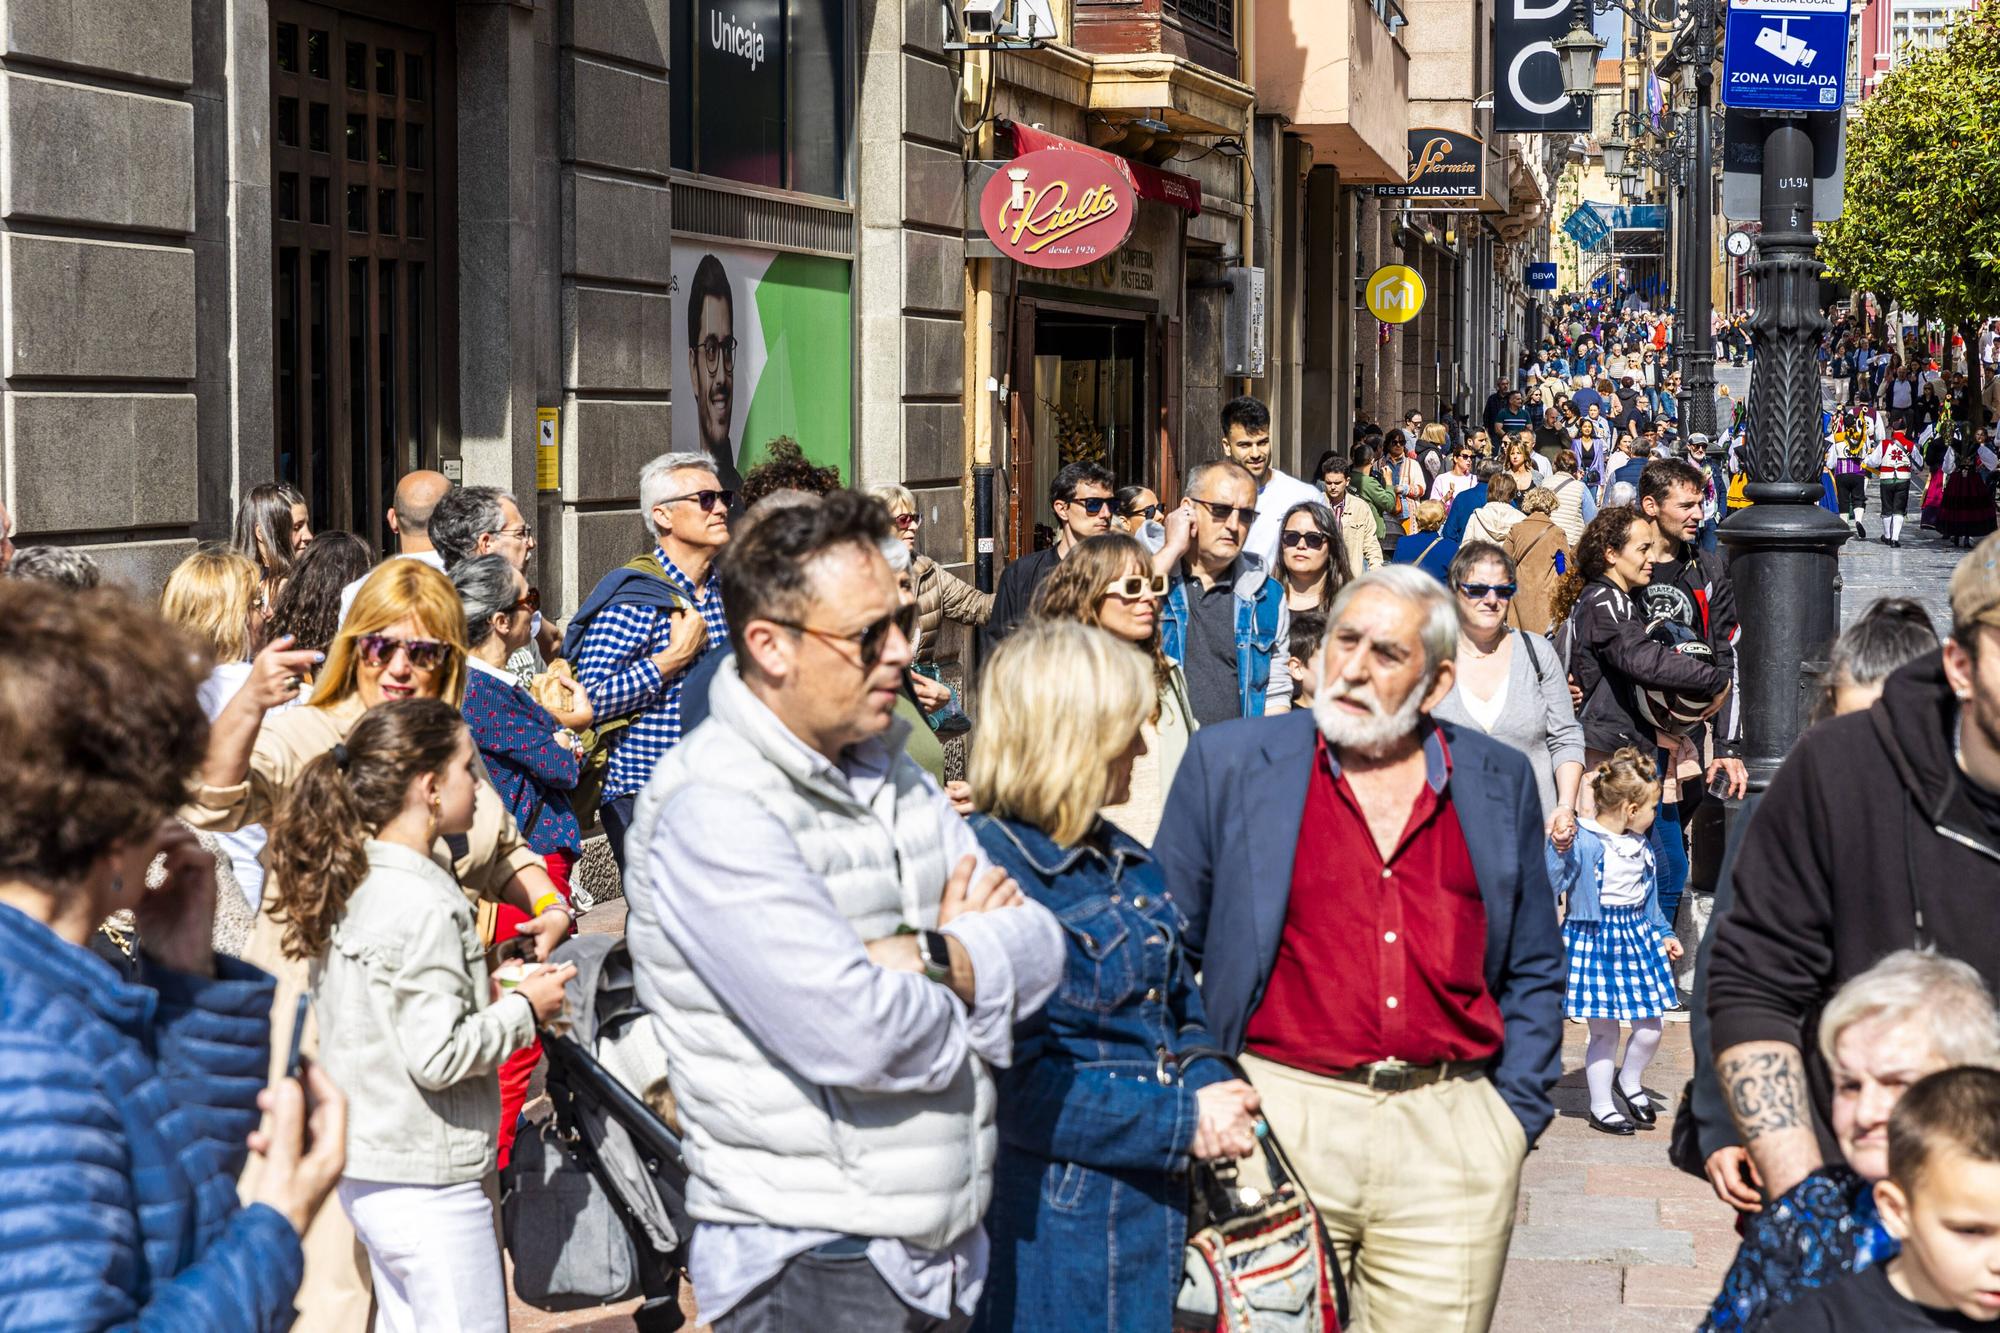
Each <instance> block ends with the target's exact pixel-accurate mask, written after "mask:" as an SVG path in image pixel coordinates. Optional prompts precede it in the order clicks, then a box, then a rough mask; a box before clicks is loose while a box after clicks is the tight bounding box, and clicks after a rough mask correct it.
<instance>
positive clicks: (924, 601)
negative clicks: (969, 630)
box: [915, 555, 993, 662]
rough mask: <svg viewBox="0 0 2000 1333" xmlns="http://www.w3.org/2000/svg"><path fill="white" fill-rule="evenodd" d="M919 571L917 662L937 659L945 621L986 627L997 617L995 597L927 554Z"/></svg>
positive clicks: (921, 562) (922, 557) (918, 559)
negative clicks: (994, 616) (939, 633)
mask: <svg viewBox="0 0 2000 1333" xmlns="http://www.w3.org/2000/svg"><path fill="white" fill-rule="evenodd" d="M915 569H916V589H917V627H918V636H919V642H918V644H917V659H918V660H919V661H923V662H930V661H934V660H936V658H937V648H938V644H939V643H940V642H941V640H940V639H939V638H938V631H939V630H940V629H942V628H943V627H944V622H945V621H947V620H956V621H957V622H958V623H959V624H961V625H984V624H985V623H986V622H987V620H988V618H990V617H991V616H992V614H993V594H992V593H990V592H981V591H979V589H977V588H975V587H973V586H972V585H971V584H970V583H967V582H966V581H965V580H964V579H961V578H959V577H957V576H956V575H954V574H952V573H950V572H949V571H947V570H946V569H945V567H944V566H943V565H940V564H939V563H938V562H937V561H935V560H933V559H931V558H930V557H929V556H927V555H920V556H918V557H917V560H916V566H915Z"/></svg>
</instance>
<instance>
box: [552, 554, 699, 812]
mask: <svg viewBox="0 0 2000 1333" xmlns="http://www.w3.org/2000/svg"><path fill="white" fill-rule="evenodd" d="M653 554H654V555H656V556H658V557H659V560H660V564H661V566H662V567H663V568H664V569H665V570H666V571H667V577H668V579H669V580H670V581H671V582H672V583H673V585H674V587H675V588H676V589H678V590H679V591H680V592H681V594H682V595H683V596H685V597H686V598H687V599H688V600H689V601H690V602H693V603H694V604H695V606H696V607H697V608H698V609H699V610H700V611H701V618H702V619H703V620H704V621H706V622H707V623H708V642H707V643H706V644H704V645H703V647H702V650H701V652H700V653H699V654H697V655H696V656H695V657H694V659H693V660H692V661H690V662H689V663H688V665H687V667H685V668H683V669H682V670H681V671H680V672H679V673H678V674H677V675H675V676H674V678H673V679H671V680H665V679H662V678H661V676H660V669H659V668H658V667H656V666H654V665H653V662H652V657H653V654H654V653H657V652H660V651H661V650H663V649H664V648H665V647H666V646H667V634H668V630H669V628H670V627H669V624H668V621H669V617H668V616H667V614H666V613H665V612H662V611H658V610H655V609H654V608H652V607H650V606H635V605H631V604H629V603H619V604H615V605H612V606H607V607H605V608H604V609H603V610H602V611H599V612H598V613H597V615H596V616H595V617H594V618H593V619H592V620H591V622H590V628H589V629H588V630H586V631H585V632H584V636H583V648H582V650H581V651H580V652H579V653H578V654H577V664H576V677H577V679H578V680H580V681H582V682H583V688H584V689H585V690H587V691H589V693H590V702H591V704H592V706H593V707H594V708H595V709H596V710H597V716H598V717H600V718H613V717H624V716H625V715H627V714H632V715H633V716H632V723H631V725H630V726H628V727H626V728H625V730H624V732H623V734H622V735H620V736H619V737H618V738H617V743H616V748H615V749H613V750H612V752H611V764H610V767H609V768H608V769H607V770H606V771H605V777H604V796H603V798H602V802H601V803H602V804H609V803H610V802H611V800H612V798H614V797H618V796H628V795H630V794H631V793H633V792H636V791H638V790H639V788H641V787H643V786H645V785H646V779H647V778H649V777H651V776H652V774H653V765H654V764H656V763H658V762H659V761H660V756H661V755H663V754H665V753H666V752H667V751H668V750H670V749H672V748H673V747H674V746H675V745H676V744H677V743H679V741H680V738H681V684H682V682H684V681H685V680H686V679H687V674H688V671H690V670H692V669H693V668H694V664H695V663H696V662H699V661H700V660H701V659H702V658H704V657H706V656H708V655H709V654H710V653H714V652H722V651H725V650H726V649H727V647H728V642H729V622H728V621H727V620H725V619H724V618H723V614H722V585H721V583H720V582H719V581H717V579H716V577H715V572H714V570H712V569H711V570H710V571H709V575H708V582H707V583H706V584H704V585H703V587H702V589H701V592H700V594H699V595H696V593H695V590H694V584H693V582H692V581H691V580H690V579H689V578H688V576H687V575H686V574H684V573H682V572H681V571H680V569H679V568H678V567H677V566H676V565H675V564H674V562H673V561H671V560H669V559H668V558H667V553H666V552H665V551H662V550H660V549H658V548H657V547H655V548H654V551H653Z"/></svg>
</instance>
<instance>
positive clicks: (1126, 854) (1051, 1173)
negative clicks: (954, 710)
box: [969, 621, 1258, 1333]
mask: <svg viewBox="0 0 2000 1333" xmlns="http://www.w3.org/2000/svg"><path fill="white" fill-rule="evenodd" d="M1156 701H1157V690H1156V688H1155V685H1154V681H1153V671H1152V664H1151V663H1150V662H1148V661H1147V659H1146V657H1145V656H1144V655H1143V654H1142V653H1140V652H1139V651H1138V650H1137V649H1135V648H1133V647H1132V646H1130V645H1129V644H1126V643H1123V642H1121V641H1119V640H1117V639H1115V638H1113V637H1112V636H1111V635H1109V634H1107V633H1106V632H1105V631H1103V630H1101V629H1096V628H1092V627H1089V626H1085V625H1081V624H1077V623H1074V622H1052V621H1041V622H1030V624H1029V625H1027V626H1025V627H1024V628H1022V629H1021V630H1019V631H1017V632H1016V633H1015V634H1014V635H1012V636H1011V637H1009V638H1008V640H1007V641H1006V643H1005V644H1004V645H1002V647H1001V648H1000V650H999V651H998V652H997V653H995V654H994V657H993V660H992V662H991V663H990V664H989V665H988V667H987V668H986V672H985V677H984V680H983V682H982V685H981V688H980V712H979V717H980V741H979V746H978V748H977V749H976V750H975V751H974V752H973V760H972V769H971V772H970V774H969V776H970V779H971V784H972V789H973V797H974V801H975V803H976V804H977V805H978V806H979V808H980V809H981V810H982V811H983V812H984V813H981V814H979V815H977V816H975V817H974V819H973V821H972V826H973V829H974V831H975V832H976V833H977V834H978V836H979V841H980V844H981V846H982V847H984V848H985V850H986V854H987V855H988V856H989V857H991V858H992V860H993V863H994V864H995V865H997V866H1000V867H1001V868H1002V869H1004V870H1006V871H1007V872H1008V873H1009V874H1011V875H1012V876H1013V877H1014V879H1015V880H1016V881H1017V882H1018V883H1019V884H1020V886H1021V889H1022V891H1023V892H1024V893H1026V894H1027V895H1028V896H1029V897H1031V898H1034V899H1035V900H1036V901H1038V902H1040V903H1041V904H1042V905H1043V906H1045V907H1047V908H1048V909H1049V910H1050V911H1052V912H1054V913H1055V914H1056V916H1057V918H1058V919H1059V920H1060V921H1061V922H1062V926H1063V933H1064V938H1065V941H1066V943H1067V946H1068V956H1067V958H1066V960H1065V966H1064V972H1063V981H1062V985H1061V986H1060V988H1059V989H1058V990H1057V992H1056V995H1055V996H1054V998H1052V999H1051V1000H1050V1001H1049V1002H1048V1004H1047V1005H1046V1006H1045V1007H1044V1008H1043V1009H1042V1010H1041V1011H1040V1012H1039V1013H1037V1014H1035V1015H1033V1016H1032V1017H1030V1018H1028V1019H1026V1020H1025V1021H1023V1022H1022V1023H1021V1024H1020V1025H1019V1026H1018V1027H1017V1028H1016V1029H1015V1033H1014V1062H1013V1066H1012V1067H1011V1068H1009V1069H1007V1070H1005V1071H1004V1072H1003V1073H1002V1074H1001V1076H1000V1082H999V1090H998V1091H999V1116H998V1119H999V1130H1000V1153H999V1159H998V1161H996V1162H995V1164H994V1171H993V1180H994V1194H993V1202H992V1206H991V1207H990V1209H989V1210H988V1212H987V1214H986V1229H987V1234H988V1237H989V1239H990V1242H991V1247H992V1249H991V1253H992V1260H991V1269H990V1272H989V1275H988V1277H987V1281H986V1290H985V1294H984V1295H983V1297H982V1298H981V1300H980V1303H979V1313H978V1315H977V1317H976V1318H975V1320H974V1327H975V1328H976V1329H980V1330H994V1331H997V1330H1003V1329H1005V1330H1014V1329H1018V1330H1030V1329H1032V1330H1036V1331H1037V1333H1041V1331H1042V1330H1047V1329H1055V1328H1078V1329H1082V1328H1088V1329H1091V1330H1100V1329H1101V1330H1105V1331H1106V1333H1124V1331H1125V1330H1130V1331H1131V1333H1160V1330H1163V1329H1165V1328H1167V1327H1169V1326H1170V1325H1171V1324H1172V1322H1173V1306H1174V1298H1175V1295H1176V1293H1177V1292H1178V1290H1179V1287H1180V1280H1181V1265H1182V1249H1183V1247H1184V1245H1185V1244H1186V1241H1187V1179H1186V1172H1187V1168H1188V1162H1189V1160H1190V1158H1209V1157H1223V1156H1231V1157H1242V1156H1246V1155H1248V1154H1249V1153H1250V1152H1251V1151H1252V1149H1253V1148H1254V1147H1255V1143H1256V1140H1255V1135H1254V1131H1253V1122H1254V1117H1255V1112H1256V1110H1257V1104H1258V1103H1257V1094H1256V1091H1255V1090H1254V1089H1252V1088H1251V1087H1250V1085H1249V1084H1247V1083H1244V1082H1243V1081H1241V1080H1239V1079H1233V1078H1231V1077H1230V1076H1229V1071H1228V1069H1227V1067H1226V1066H1225V1065H1223V1063H1222V1062H1221V1061H1220V1060H1217V1059H1213V1058H1209V1059H1196V1058H1195V1056H1196V1053H1197V1052H1199V1051H1202V1050H1204V1049H1207V1048H1210V1047H1211V1046H1212V1045H1213V1043H1212V1041H1211V1039H1210V1037H1209V1035H1208V1030H1207V1021H1206V1019H1205V1017H1204V1015H1203V1012H1202V1006H1201V996H1200V993H1199V992H1198V991H1197V990H1196V988H1195V982H1194V973H1193V969H1192V968H1191V967H1190V966H1189V965H1188V962H1187V957H1186V954H1185V953H1184V952H1183V950H1182V946H1181V932H1182V930H1183V928H1184V926H1185V921H1184V919H1183V918H1182V916H1181V914H1180V911H1179V909H1178V908H1177V907H1176V906H1175V905H1174V902H1173V899H1172V898H1171V896H1169V895H1168V894H1167V892H1166V890H1165V886H1164V884H1163V882H1162V880H1161V877H1160V872H1159V869H1158V868H1157V867H1156V866H1155V865H1154V864H1153V862H1152V860H1151V859H1150V857H1149V855H1148V853H1147V852H1146V850H1145V848H1144V847H1142V846H1141V845H1140V844H1139V843H1138V842H1136V841H1134V840H1133V839H1132V838H1129V837H1127V836H1126V835H1125V834H1123V833H1121V832H1119V831H1118V830H1117V829H1116V828H1114V827H1112V826H1111V825H1110V824H1109V823H1107V822H1106V821H1105V820H1104V819H1102V818H1101V817H1100V815H1099V811H1100V810H1102V808H1103V807H1105V806H1106V805H1111V804H1115V803H1117V802H1118V801H1120V800H1122V799H1123V798H1124V796H1125V791H1126V788H1127V786H1128V785H1129V783H1130V780H1131V772H1132V764H1133V761H1134V760H1135V759H1136V758H1137V757H1138V756H1139V754H1140V753H1141V752H1142V751H1143V748H1144V746H1143V742H1142V741H1141V740H1140V738H1139V731H1140V724H1141V723H1143V722H1144V721H1145V720H1146V718H1147V717H1148V716H1149V714H1150V712H1151V710H1152V709H1153V707H1154V706H1155V704H1156ZM1107 1242H1108V1243H1107Z"/></svg>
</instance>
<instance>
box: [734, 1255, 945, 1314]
mask: <svg viewBox="0 0 2000 1333" xmlns="http://www.w3.org/2000/svg"><path fill="white" fill-rule="evenodd" d="M970 1323H971V1318H970V1317H969V1316H967V1315H964V1314H961V1313H958V1312H956V1311H954V1312H953V1314H952V1317H951V1318H950V1319H933V1318H931V1316H929V1315H927V1314H925V1313H923V1312H922V1311H920V1310H913V1309H911V1308H910V1307H909V1306H907V1305H905V1304H903V1301H902V1299H901V1298H900V1297H898V1296H897V1295H896V1293H895V1290H894V1289H893V1288H891V1287H890V1286H889V1284H888V1283H887V1282H884V1281H883V1280H882V1275H881V1274H880V1273H878V1272H876V1271H875V1265H874V1264H872V1263H870V1262H868V1256H867V1255H866V1254H844V1253H843V1254H824V1253H821V1252H819V1251H817V1250H808V1251H806V1252H805V1253H804V1254H801V1255H799V1256H798V1257H797V1258H796V1259H793V1260H792V1261H791V1262H789V1263H787V1264H786V1265H785V1267H784V1269H783V1270H782V1271H781V1272H780V1273H779V1274H778V1275H777V1276H776V1277H774V1278H772V1279H771V1280H770V1281H768V1282H766V1283H765V1284H764V1285H763V1286H761V1287H758V1288H757V1289H756V1290H755V1291H753V1292H751V1293H750V1294H749V1295H748V1296H745V1297H744V1298H743V1299H742V1300H740V1301H738V1302H737V1303H736V1305H735V1306H734V1307H732V1308H731V1309H730V1311H729V1313H727V1314H725V1315H723V1316H722V1317H721V1318H720V1319H717V1320H716V1321H715V1333H802V1330H806V1329H811V1330H812V1333H964V1330H965V1329H966V1327H967V1326H968V1325H969V1324H970Z"/></svg>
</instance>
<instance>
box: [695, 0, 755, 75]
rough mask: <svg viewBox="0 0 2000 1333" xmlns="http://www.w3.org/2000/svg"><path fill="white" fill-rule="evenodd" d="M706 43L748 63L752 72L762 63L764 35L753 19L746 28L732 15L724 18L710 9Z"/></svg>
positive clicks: (718, 12)
mask: <svg viewBox="0 0 2000 1333" xmlns="http://www.w3.org/2000/svg"><path fill="white" fill-rule="evenodd" d="M708 42H709V45H710V46H713V47H714V48H715V49H716V50H718V51H721V52H723V53H725V54H727V55H732V56H736V57H738V58H740V59H743V60H747V61H749V62H750V68H751V70H752V71H753V72H754V71H755V70H756V68H757V67H758V66H759V65H761V64H763V63H764V34H763V33H762V32H761V31H760V30H759V29H758V27H757V21H756V20H755V19H752V20H751V21H750V23H749V26H747V27H746V26H744V25H743V24H740V23H738V22H737V21H736V16H735V15H734V14H731V15H730V16H729V17H728V18H724V17H723V16H722V12H721V11H720V10H715V9H711V10H710V11H709V12H708Z"/></svg>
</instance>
